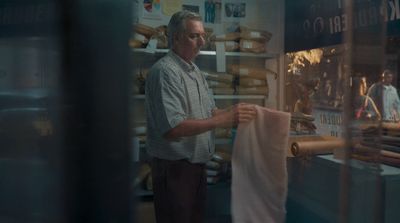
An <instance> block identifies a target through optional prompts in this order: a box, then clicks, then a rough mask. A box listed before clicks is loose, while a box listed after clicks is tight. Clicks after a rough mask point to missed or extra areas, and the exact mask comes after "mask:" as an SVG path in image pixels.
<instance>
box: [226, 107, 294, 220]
mask: <svg viewBox="0 0 400 223" xmlns="http://www.w3.org/2000/svg"><path fill="white" fill-rule="evenodd" d="M256 109H257V117H256V118H255V119H254V120H253V121H251V122H249V123H246V124H240V125H239V126H238V130H237V133H236V138H235V143H234V146H233V156H232V203H231V211H232V219H233V222H234V223H281V222H285V215H286V208H285V203H286V196H287V169H286V150H287V144H288V137H289V124H290V114H289V113H286V112H281V111H276V110H271V109H267V108H263V107H260V106H256Z"/></svg>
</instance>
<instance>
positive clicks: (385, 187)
mask: <svg viewBox="0 0 400 223" xmlns="http://www.w3.org/2000/svg"><path fill="white" fill-rule="evenodd" d="M342 163H343V162H342V161H341V160H338V159H335V158H333V155H320V156H312V157H307V158H300V157H298V158H288V173H289V185H288V187H289V188H288V199H287V222H308V223H309V222H339V220H340V216H339V214H340V210H339V204H340V201H339V200H340V192H341V189H340V188H341V182H342V178H341V171H342V167H343V165H342ZM349 167H350V168H349V173H350V179H349V181H348V184H347V186H348V187H347V188H348V191H349V197H348V200H349V203H348V217H347V220H348V222H363V223H368V222H387V223H391V222H398V221H399V220H398V219H400V169H399V168H395V167H391V166H387V165H380V169H379V166H378V168H377V167H374V166H373V165H372V164H371V163H366V162H363V161H358V160H352V161H351V162H350V164H349ZM375 220H377V221H375Z"/></svg>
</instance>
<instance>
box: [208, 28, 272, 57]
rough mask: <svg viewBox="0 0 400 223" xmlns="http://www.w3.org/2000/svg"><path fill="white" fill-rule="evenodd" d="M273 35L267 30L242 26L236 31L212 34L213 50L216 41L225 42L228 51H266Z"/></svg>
mask: <svg viewBox="0 0 400 223" xmlns="http://www.w3.org/2000/svg"><path fill="white" fill-rule="evenodd" d="M271 36H272V34H271V33H270V32H268V31H265V30H259V29H252V28H249V27H246V26H240V27H239V28H238V29H237V30H236V31H234V32H230V33H226V34H221V35H213V36H211V37H210V41H211V50H215V48H216V47H215V43H216V42H223V43H224V45H225V51H226V52H235V51H240V52H251V53H265V52H267V43H268V41H269V40H270V39H271Z"/></svg>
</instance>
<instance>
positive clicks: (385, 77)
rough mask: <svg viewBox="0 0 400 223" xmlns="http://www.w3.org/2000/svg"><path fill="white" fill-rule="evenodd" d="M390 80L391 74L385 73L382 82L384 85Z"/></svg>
mask: <svg viewBox="0 0 400 223" xmlns="http://www.w3.org/2000/svg"><path fill="white" fill-rule="evenodd" d="M392 81H393V74H385V75H384V76H383V80H382V83H383V84H384V85H390V84H391V83H392Z"/></svg>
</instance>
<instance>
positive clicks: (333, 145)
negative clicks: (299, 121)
mask: <svg viewBox="0 0 400 223" xmlns="http://www.w3.org/2000/svg"><path fill="white" fill-rule="evenodd" d="M344 145H345V144H344V140H339V139H338V140H327V141H303V142H294V143H292V146H291V151H292V154H293V155H294V156H304V155H318V154H328V153H333V150H335V149H338V148H342V147H344Z"/></svg>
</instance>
